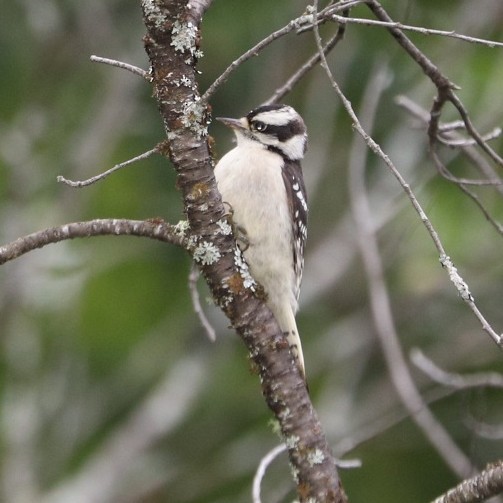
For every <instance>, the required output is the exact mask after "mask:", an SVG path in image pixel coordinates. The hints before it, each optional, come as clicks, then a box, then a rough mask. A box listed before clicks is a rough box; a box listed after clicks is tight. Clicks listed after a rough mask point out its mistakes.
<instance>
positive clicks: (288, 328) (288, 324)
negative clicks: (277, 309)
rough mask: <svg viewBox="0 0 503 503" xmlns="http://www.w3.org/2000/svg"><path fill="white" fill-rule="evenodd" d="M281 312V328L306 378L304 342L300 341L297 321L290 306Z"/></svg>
mask: <svg viewBox="0 0 503 503" xmlns="http://www.w3.org/2000/svg"><path fill="white" fill-rule="evenodd" d="M281 314H282V315H279V314H276V313H275V316H276V319H277V321H278V323H279V326H280V328H281V330H283V332H284V333H285V334H286V338H287V340H288V344H290V351H291V352H292V354H293V356H294V358H295V361H296V362H297V364H298V366H299V370H300V372H301V374H302V377H304V380H305V379H306V369H305V366H304V354H303V353H302V343H301V341H300V336H299V331H298V329H297V322H296V321H295V315H294V314H293V311H292V309H291V308H290V306H288V308H287V309H282V310H281Z"/></svg>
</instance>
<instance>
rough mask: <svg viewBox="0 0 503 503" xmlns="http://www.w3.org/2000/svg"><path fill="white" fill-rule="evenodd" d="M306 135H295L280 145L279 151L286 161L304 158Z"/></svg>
mask: <svg viewBox="0 0 503 503" xmlns="http://www.w3.org/2000/svg"><path fill="white" fill-rule="evenodd" d="M306 141H307V135H305V134H297V135H295V136H292V137H291V138H290V139H289V140H286V141H284V142H282V143H281V150H282V152H283V153H284V154H285V156H286V157H287V158H288V159H292V160H297V159H302V158H303V157H304V152H305V150H306Z"/></svg>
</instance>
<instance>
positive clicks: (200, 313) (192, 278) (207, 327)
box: [189, 262, 217, 342]
mask: <svg viewBox="0 0 503 503" xmlns="http://www.w3.org/2000/svg"><path fill="white" fill-rule="evenodd" d="M198 279H199V269H198V268H197V265H196V263H195V262H192V267H191V268H190V273H189V291H190V297H191V299H192V307H193V308H194V312H195V313H196V314H197V317H198V318H199V321H200V322H201V325H202V327H203V328H204V331H205V332H206V335H207V336H208V339H209V340H210V341H211V342H215V341H216V339H217V335H216V332H215V329H214V328H213V327H212V326H211V323H210V322H209V320H208V318H207V317H206V314H205V313H204V310H203V308H202V306H201V300H200V298H199V291H198V290H197V280H198Z"/></svg>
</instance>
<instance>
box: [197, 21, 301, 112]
mask: <svg viewBox="0 0 503 503" xmlns="http://www.w3.org/2000/svg"><path fill="white" fill-rule="evenodd" d="M304 17H306V16H301V17H299V18H297V19H293V20H292V21H290V22H289V23H288V24H287V25H286V26H283V28H280V29H279V30H276V31H275V32H273V33H271V34H270V35H269V36H267V37H266V38H264V39H263V40H261V41H260V42H259V43H258V44H256V45H254V46H253V47H252V48H251V49H248V50H247V51H246V52H245V53H244V54H242V55H241V56H239V58H237V59H236V60H234V61H233V62H232V63H231V64H230V65H229V66H228V67H227V68H226V69H225V70H224V72H223V73H222V74H221V75H220V77H218V78H217V79H216V80H215V82H213V84H211V86H210V87H209V88H208V89H207V90H206V92H205V93H204V94H203V96H202V98H201V99H202V101H203V103H207V102H208V101H209V99H210V98H211V97H212V96H213V94H215V91H216V90H217V89H218V88H219V87H220V86H221V85H222V84H223V83H224V82H226V81H227V79H228V78H229V76H230V74H231V73H232V72H233V71H234V70H236V68H238V67H239V66H240V65H242V64H243V63H244V62H245V61H248V60H249V59H250V58H252V57H253V56H258V54H259V52H260V51H261V50H262V49H264V48H265V47H267V46H268V45H270V44H271V43H272V42H274V41H275V40H276V39H278V38H280V37H283V36H284V35H286V34H287V33H290V32H291V31H293V30H295V29H296V28H298V26H299V22H300V20H302V19H303V18H304Z"/></svg>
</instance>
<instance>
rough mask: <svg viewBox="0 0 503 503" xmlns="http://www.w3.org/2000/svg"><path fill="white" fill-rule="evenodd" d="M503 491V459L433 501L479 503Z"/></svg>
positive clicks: (433, 502)
mask: <svg viewBox="0 0 503 503" xmlns="http://www.w3.org/2000/svg"><path fill="white" fill-rule="evenodd" d="M502 492H503V461H498V462H497V463H491V464H490V465H488V466H487V467H486V469H485V470H483V471H482V472H480V473H479V474H478V475H475V477H472V478H471V479H467V480H463V482H461V483H460V484H458V485H457V486H456V487H454V488H453V489H451V490H450V491H448V492H447V493H445V494H444V495H443V496H440V497H439V498H437V499H435V500H434V501H432V503H479V502H481V501H485V500H487V499H488V498H491V497H493V496H496V495H498V494H501V493H502Z"/></svg>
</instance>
